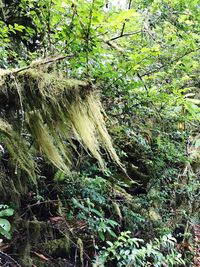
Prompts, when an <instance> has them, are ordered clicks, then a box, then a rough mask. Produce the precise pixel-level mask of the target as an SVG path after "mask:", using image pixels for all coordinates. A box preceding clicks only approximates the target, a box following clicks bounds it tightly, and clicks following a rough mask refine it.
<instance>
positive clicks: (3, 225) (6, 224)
mask: <svg viewBox="0 0 200 267" xmlns="http://www.w3.org/2000/svg"><path fill="white" fill-rule="evenodd" d="M0 227H1V228H2V229H4V230H5V231H6V232H9V231H10V229H11V225H10V223H9V221H8V220H6V219H0Z"/></svg>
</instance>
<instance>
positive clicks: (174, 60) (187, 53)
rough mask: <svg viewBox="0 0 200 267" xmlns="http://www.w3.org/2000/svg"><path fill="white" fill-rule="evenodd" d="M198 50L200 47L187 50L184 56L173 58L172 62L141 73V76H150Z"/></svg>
mask: <svg viewBox="0 0 200 267" xmlns="http://www.w3.org/2000/svg"><path fill="white" fill-rule="evenodd" d="M198 50H200V47H197V48H196V49H194V50H190V51H188V52H186V53H185V54H183V55H182V56H180V57H177V58H175V59H173V60H171V61H170V62H168V63H166V64H162V65H161V66H160V67H158V68H156V69H154V70H152V71H149V72H146V73H143V74H141V75H140V76H141V77H144V76H148V75H150V74H153V73H155V72H157V71H159V70H160V69H162V68H164V67H167V66H170V65H172V64H173V63H175V62H177V61H179V60H180V59H182V58H183V57H185V56H187V55H189V54H191V53H193V52H197V51H198Z"/></svg>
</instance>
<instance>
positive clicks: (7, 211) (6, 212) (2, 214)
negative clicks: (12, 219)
mask: <svg viewBox="0 0 200 267" xmlns="http://www.w3.org/2000/svg"><path fill="white" fill-rule="evenodd" d="M13 214H14V210H13V209H11V208H8V209H5V210H1V211H0V217H9V216H12V215H13Z"/></svg>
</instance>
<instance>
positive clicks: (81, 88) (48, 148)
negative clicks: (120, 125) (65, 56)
mask: <svg viewBox="0 0 200 267" xmlns="http://www.w3.org/2000/svg"><path fill="white" fill-rule="evenodd" d="M0 81H1V83H0V102H3V101H1V99H3V98H6V101H7V104H9V103H11V102H12V108H11V109H10V111H9V110H8V112H6V113H4V118H2V119H0V131H1V132H2V133H3V136H4V138H3V143H4V144H5V146H6V147H7V149H8V150H9V152H10V154H11V156H12V158H13V160H14V162H15V164H16V166H17V167H19V168H20V169H22V170H24V171H26V172H27V173H28V176H29V177H30V178H32V181H34V182H35V180H36V176H37V165H36V163H35V162H34V159H33V158H34V156H35V155H38V153H40V154H41V155H43V156H45V157H46V158H47V159H48V160H49V161H50V162H51V163H52V164H53V165H54V166H55V167H57V168H58V169H60V170H62V171H64V172H66V173H67V172H69V168H70V163H71V155H72V152H71V149H75V146H74V145H73V141H72V138H74V137H76V139H77V140H78V141H79V142H80V143H81V144H82V146H83V147H84V148H85V150H86V151H87V152H88V153H89V154H91V155H92V156H93V157H95V158H96V159H97V161H98V162H99V165H100V167H101V168H102V169H104V161H103V159H102V156H101V153H100V148H101V147H103V148H104V150H105V151H107V153H108V155H109V156H110V158H111V159H112V160H114V161H115V162H116V163H117V164H118V165H120V167H122V165H121V163H120V161H119V158H118V156H117V154H116V152H115V150H114V148H113V146H112V142H111V138H110V136H109V134H108V132H107V129H106V126H105V122H104V119H103V115H102V112H103V109H102V106H101V103H100V99H99V94H98V93H97V91H96V90H95V89H94V88H93V87H92V86H90V85H88V84H86V83H85V82H82V81H77V80H69V79H65V78H64V77H63V76H61V75H60V74H58V73H47V72H44V71H41V70H39V69H28V70H24V71H21V72H19V73H16V71H14V72H2V73H1V72H0ZM10 106H11V104H10ZM4 108H5V107H4V106H2V107H1V109H2V110H3V109H4ZM29 135H30V136H29ZM27 136H29V140H27ZM31 140H32V141H31ZM31 142H32V144H31V145H30V143H31ZM32 147H34V149H32ZM16 169H17V168H16Z"/></svg>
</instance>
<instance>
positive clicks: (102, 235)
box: [98, 231, 106, 241]
mask: <svg viewBox="0 0 200 267" xmlns="http://www.w3.org/2000/svg"><path fill="white" fill-rule="evenodd" d="M98 235H99V237H100V238H101V240H103V241H105V239H106V238H105V235H104V233H103V232H101V231H98Z"/></svg>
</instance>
